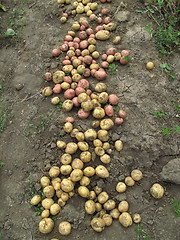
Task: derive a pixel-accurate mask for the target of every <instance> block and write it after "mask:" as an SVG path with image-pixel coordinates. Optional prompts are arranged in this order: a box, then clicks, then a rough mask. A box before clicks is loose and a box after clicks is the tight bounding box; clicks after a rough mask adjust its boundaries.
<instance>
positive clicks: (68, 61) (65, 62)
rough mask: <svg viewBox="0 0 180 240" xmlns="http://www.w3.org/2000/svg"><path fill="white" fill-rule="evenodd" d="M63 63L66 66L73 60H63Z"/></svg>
mask: <svg viewBox="0 0 180 240" xmlns="http://www.w3.org/2000/svg"><path fill="white" fill-rule="evenodd" d="M62 64H63V65H64V66H65V65H70V64H71V61H70V60H64V61H63V62H62Z"/></svg>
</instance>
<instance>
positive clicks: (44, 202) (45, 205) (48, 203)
mask: <svg viewBox="0 0 180 240" xmlns="http://www.w3.org/2000/svg"><path fill="white" fill-rule="evenodd" d="M53 204H54V200H53V199H52V198H45V199H43V200H42V206H43V208H45V209H47V210H49V209H50V207H51V205H53Z"/></svg>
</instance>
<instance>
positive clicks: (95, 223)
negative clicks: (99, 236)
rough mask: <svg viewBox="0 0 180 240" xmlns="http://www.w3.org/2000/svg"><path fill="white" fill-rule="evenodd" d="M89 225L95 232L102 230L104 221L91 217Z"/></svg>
mask: <svg viewBox="0 0 180 240" xmlns="http://www.w3.org/2000/svg"><path fill="white" fill-rule="evenodd" d="M91 227H92V228H93V230H94V231H96V232H102V231H103V229H104V227H105V222H104V220H103V219H101V218H93V219H92V221H91Z"/></svg>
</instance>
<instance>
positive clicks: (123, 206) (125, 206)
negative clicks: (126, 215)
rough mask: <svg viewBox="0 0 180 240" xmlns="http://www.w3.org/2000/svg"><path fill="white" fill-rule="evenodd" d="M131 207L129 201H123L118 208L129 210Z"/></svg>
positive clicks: (122, 210)
mask: <svg viewBox="0 0 180 240" xmlns="http://www.w3.org/2000/svg"><path fill="white" fill-rule="evenodd" d="M128 208H129V204H128V202H127V201H121V202H120V203H119V205H118V210H119V211H120V212H127V211H128Z"/></svg>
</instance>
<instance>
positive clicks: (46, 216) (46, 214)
mask: <svg viewBox="0 0 180 240" xmlns="http://www.w3.org/2000/svg"><path fill="white" fill-rule="evenodd" d="M49 215H50V211H49V209H45V210H43V211H42V213H41V217H42V218H48V217H49Z"/></svg>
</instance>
